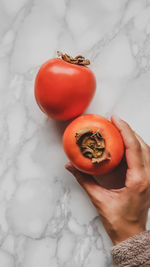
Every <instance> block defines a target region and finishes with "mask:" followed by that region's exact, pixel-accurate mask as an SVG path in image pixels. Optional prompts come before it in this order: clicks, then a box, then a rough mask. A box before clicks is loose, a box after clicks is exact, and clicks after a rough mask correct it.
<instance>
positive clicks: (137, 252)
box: [111, 231, 150, 267]
mask: <svg viewBox="0 0 150 267" xmlns="http://www.w3.org/2000/svg"><path fill="white" fill-rule="evenodd" d="M111 254H112V257H113V263H114V266H115V267H137V266H138V267H141V266H142V267H148V266H150V231H145V232H142V233H140V234H138V235H135V236H133V237H130V238H128V239H126V240H125V241H123V242H121V243H119V244H118V245H116V246H114V247H113V248H112V249H111Z"/></svg>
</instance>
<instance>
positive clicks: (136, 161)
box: [111, 116, 143, 169]
mask: <svg viewBox="0 0 150 267" xmlns="http://www.w3.org/2000/svg"><path fill="white" fill-rule="evenodd" d="M111 119H112V122H113V123H114V124H115V125H116V127H117V128H118V129H119V131H120V133H121V135H122V138H123V141H124V145H125V148H126V161H127V165H128V168H129V169H130V168H131V169H132V168H138V169H139V168H142V166H143V158H142V149H141V144H140V142H139V140H138V139H137V137H136V135H135V133H134V131H133V130H132V129H131V127H130V126H129V125H128V124H127V123H126V122H125V121H123V120H121V119H120V118H118V117H117V116H112V118H111Z"/></svg>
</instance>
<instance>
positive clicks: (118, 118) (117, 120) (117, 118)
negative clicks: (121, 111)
mask: <svg viewBox="0 0 150 267" xmlns="http://www.w3.org/2000/svg"><path fill="white" fill-rule="evenodd" d="M112 117H113V119H114V120H115V121H116V122H118V123H120V122H121V118H120V117H119V116H118V115H117V114H113V115H112Z"/></svg>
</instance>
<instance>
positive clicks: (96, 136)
mask: <svg viewBox="0 0 150 267" xmlns="http://www.w3.org/2000/svg"><path fill="white" fill-rule="evenodd" d="M75 138H76V143H77V145H78V146H79V147H80V150H81V153H82V154H83V156H84V157H86V158H89V159H91V161H92V163H100V162H102V161H104V160H109V159H110V153H109V152H108V151H107V150H106V149H105V140H104V138H103V137H102V136H101V134H100V131H99V129H98V130H97V131H96V132H95V133H94V132H93V131H92V130H91V129H82V130H80V131H78V132H77V133H76V135H75Z"/></svg>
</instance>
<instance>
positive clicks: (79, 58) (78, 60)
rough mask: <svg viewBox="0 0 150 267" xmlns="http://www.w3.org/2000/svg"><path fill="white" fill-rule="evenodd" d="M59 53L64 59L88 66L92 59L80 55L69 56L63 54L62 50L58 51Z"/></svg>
mask: <svg viewBox="0 0 150 267" xmlns="http://www.w3.org/2000/svg"><path fill="white" fill-rule="evenodd" d="M57 55H58V56H59V57H61V58H62V59H63V60H65V61H67V62H69V63H71V64H76V65H83V66H86V65H89V64H90V61H89V59H85V57H83V56H81V55H79V56H76V57H75V58H73V57H71V56H69V55H68V54H63V53H62V52H60V51H57Z"/></svg>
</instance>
